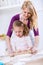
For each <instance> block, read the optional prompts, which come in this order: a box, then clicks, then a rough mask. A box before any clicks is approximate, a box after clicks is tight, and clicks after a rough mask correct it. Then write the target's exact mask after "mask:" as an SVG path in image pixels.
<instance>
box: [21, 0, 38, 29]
mask: <svg viewBox="0 0 43 65" xmlns="http://www.w3.org/2000/svg"><path fill="white" fill-rule="evenodd" d="M25 8H28V9H29V10H30V11H29V12H30V14H31V17H30V18H29V19H30V21H31V22H30V28H32V27H33V26H36V19H37V13H36V10H35V8H34V6H33V4H32V3H31V1H24V3H23V5H22V9H25Z"/></svg>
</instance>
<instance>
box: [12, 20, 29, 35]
mask: <svg viewBox="0 0 43 65" xmlns="http://www.w3.org/2000/svg"><path fill="white" fill-rule="evenodd" d="M14 26H15V27H16V26H17V27H23V35H24V36H27V35H28V34H29V28H28V27H27V25H25V24H24V23H23V22H21V21H19V20H16V21H14V23H13V28H14Z"/></svg>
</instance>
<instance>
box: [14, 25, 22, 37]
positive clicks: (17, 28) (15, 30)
mask: <svg viewBox="0 0 43 65" xmlns="http://www.w3.org/2000/svg"><path fill="white" fill-rule="evenodd" d="M14 32H15V34H16V36H18V37H22V36H23V27H21V26H20V27H18V26H15V27H14Z"/></svg>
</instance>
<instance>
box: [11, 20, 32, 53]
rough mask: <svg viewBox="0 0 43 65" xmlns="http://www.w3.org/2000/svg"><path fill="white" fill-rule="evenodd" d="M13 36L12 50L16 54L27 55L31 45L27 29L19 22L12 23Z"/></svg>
mask: <svg viewBox="0 0 43 65" xmlns="http://www.w3.org/2000/svg"><path fill="white" fill-rule="evenodd" d="M13 31H14V35H13V36H12V38H13V39H12V43H13V50H14V52H15V53H16V54H21V53H29V50H30V49H31V48H32V43H31V40H30V37H29V28H28V27H27V26H26V25H25V24H23V23H22V22H21V21H19V20H16V21H14V23H13Z"/></svg>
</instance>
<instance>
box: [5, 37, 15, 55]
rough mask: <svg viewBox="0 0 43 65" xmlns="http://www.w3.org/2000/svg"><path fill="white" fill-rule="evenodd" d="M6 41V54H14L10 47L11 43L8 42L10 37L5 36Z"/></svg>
mask: <svg viewBox="0 0 43 65" xmlns="http://www.w3.org/2000/svg"><path fill="white" fill-rule="evenodd" d="M6 43H7V50H8V55H9V56H14V52H13V49H12V45H11V43H10V37H9V36H6Z"/></svg>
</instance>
